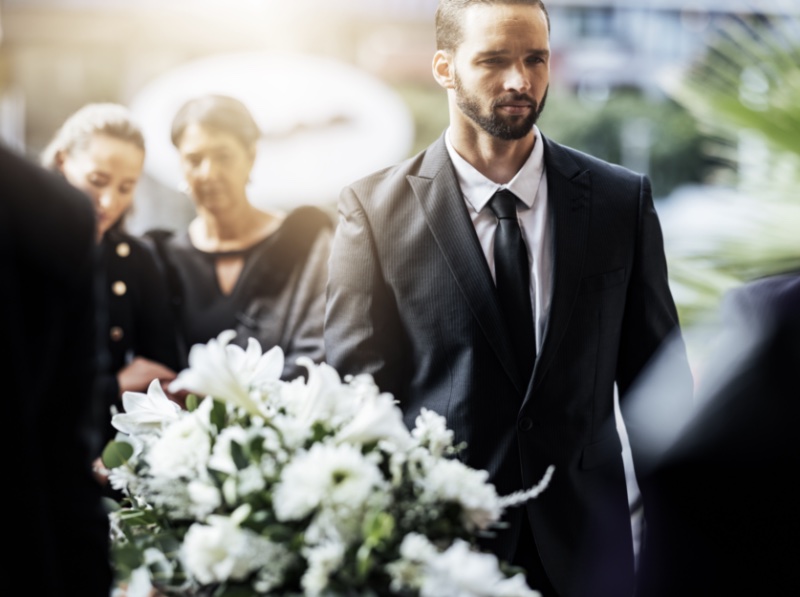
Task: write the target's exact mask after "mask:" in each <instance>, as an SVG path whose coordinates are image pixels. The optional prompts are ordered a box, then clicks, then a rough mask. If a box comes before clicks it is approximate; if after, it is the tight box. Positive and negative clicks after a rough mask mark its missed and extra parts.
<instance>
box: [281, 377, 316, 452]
mask: <svg viewBox="0 0 800 597" xmlns="http://www.w3.org/2000/svg"><path fill="white" fill-rule="evenodd" d="M292 383H294V382H292ZM272 424H273V425H275V427H276V428H277V429H278V431H280V433H281V438H282V440H283V445H284V446H285V447H286V449H287V450H291V451H294V450H298V449H300V448H301V447H302V446H303V445H305V443H306V441H307V440H308V439H309V438H310V437H311V433H312V429H311V425H309V424H308V423H306V422H305V421H301V420H300V419H297V418H295V417H294V416H289V415H275V417H274V418H273V419H272Z"/></svg>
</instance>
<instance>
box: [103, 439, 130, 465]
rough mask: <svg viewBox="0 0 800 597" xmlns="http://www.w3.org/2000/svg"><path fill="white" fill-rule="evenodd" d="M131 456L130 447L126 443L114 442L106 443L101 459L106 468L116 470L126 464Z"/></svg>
mask: <svg viewBox="0 0 800 597" xmlns="http://www.w3.org/2000/svg"><path fill="white" fill-rule="evenodd" d="M131 456H133V446H132V445H130V444H129V443H128V442H124V441H119V440H114V441H110V442H108V445H106V447H105V449H104V450H103V455H102V457H101V458H102V460H103V464H104V465H105V467H106V468H117V467H118V466H122V465H124V464H127V462H128V460H130V458H131Z"/></svg>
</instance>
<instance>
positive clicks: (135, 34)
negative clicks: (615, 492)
mask: <svg viewBox="0 0 800 597" xmlns="http://www.w3.org/2000/svg"><path fill="white" fill-rule="evenodd" d="M547 5H548V8H549V12H550V17H551V22H552V40H551V43H552V50H553V56H552V75H551V76H552V84H551V91H550V97H549V99H548V103H547V108H546V110H545V112H544V115H543V116H542V120H541V123H540V128H541V129H542V131H543V132H544V133H545V134H547V135H549V136H550V137H552V138H553V139H555V140H557V141H560V142H562V143H565V144H567V145H571V146H573V147H576V148H578V149H582V150H585V151H587V152H590V153H593V154H595V155H598V156H599V157H602V158H604V159H607V160H609V161H612V162H616V163H619V164H622V165H624V166H627V167H629V168H632V169H634V170H637V171H640V172H644V173H647V174H648V175H649V176H650V177H651V180H652V182H653V189H654V194H655V197H656V205H657V209H658V210H659V213H660V215H661V218H662V224H663V227H664V234H665V243H666V250H667V255H668V260H669V265H670V276H671V278H672V285H673V290H674V293H675V298H676V300H677V302H678V305H679V309H680V315H681V319H682V322H683V324H684V326H685V327H687V329H688V328H691V326H693V325H699V324H701V323H702V322H703V321H704V320H705V318H708V317H710V316H711V314H713V313H714V312H715V310H716V308H717V306H718V304H719V300H720V297H721V296H722V295H723V293H724V292H725V291H726V290H728V289H730V288H732V287H733V286H736V285H738V284H741V283H742V282H743V281H745V280H749V279H753V278H755V277H759V276H763V275H767V274H769V273H774V272H779V271H785V270H789V269H792V268H797V267H798V266H799V265H800V200H799V199H798V190H797V189H798V188H800V100H798V98H800V2H797V0H758V1H757V2H756V1H755V0H753V1H745V0H741V1H740V0H685V1H684V0H636V1H634V0H616V1H613V0H550V1H549V2H548V3H547ZM435 9H436V0H292V1H291V2H287V1H286V0H226V1H225V2H223V1H221V0H137V1H136V2H133V1H130V0H128V1H126V0H0V19H1V20H0V23H2V29H3V39H2V44H0V138H2V140H3V141H4V142H5V143H7V144H9V145H12V146H14V147H16V148H17V149H19V150H20V151H22V152H24V153H27V154H28V155H30V156H31V157H37V156H38V152H39V151H41V150H42V149H43V148H44V146H45V145H46V143H47V142H48V141H49V139H50V137H51V136H52V135H53V133H54V132H55V131H56V129H57V128H58V126H59V125H60V124H61V123H62V122H63V121H64V119H65V118H66V117H67V116H68V115H70V114H71V113H72V112H74V111H75V110H76V109H78V108H79V107H81V106H82V105H84V104H85V103H87V102H96V101H112V102H120V103H123V104H126V105H128V106H130V107H131V108H132V109H133V110H134V113H135V115H136V117H137V119H138V120H139V122H140V124H141V125H142V126H143V128H144V130H145V135H146V138H147V143H148V148H147V162H146V176H145V179H144V181H143V182H142V183H141V184H140V187H139V189H138V192H137V197H136V208H135V211H134V213H133V214H132V216H131V218H130V220H129V227H130V228H131V230H132V231H133V232H142V231H144V230H146V229H148V228H152V227H162V228H173V229H180V228H183V227H184V226H185V225H186V224H187V223H188V221H189V219H190V218H191V217H192V215H193V208H192V205H191V202H190V200H189V199H188V198H187V197H186V196H185V195H184V194H183V193H182V192H181V191H180V188H179V187H180V184H179V172H178V162H177V155H176V153H175V152H174V150H173V148H172V146H171V144H170V141H169V124H170V121H171V118H172V115H173V114H174V112H175V110H176V109H177V108H178V106H179V105H180V104H181V103H182V102H183V101H184V100H185V99H188V98H189V97H191V96H194V95H196V94H198V93H202V92H206V91H216V92H223V93H229V94H231V95H236V96H237V97H239V98H240V99H242V100H243V101H245V102H246V103H247V104H248V106H249V107H250V108H251V110H252V111H253V112H254V114H255V115H256V118H257V120H258V121H259V123H260V125H261V127H262V129H263V132H264V135H263V138H262V140H261V143H260V147H259V155H258V160H257V163H256V168H255V171H254V174H253V180H252V185H251V189H250V191H251V199H252V200H253V201H254V202H255V203H258V204H259V205H261V206H264V207H271V208H275V209H291V208H292V207H294V206H295V205H298V204H301V203H312V204H316V205H319V206H323V207H327V208H330V209H331V210H332V211H333V210H335V203H336V198H337V196H338V193H339V190H340V189H341V187H342V186H344V185H346V184H348V183H349V182H351V181H352V180H354V179H356V178H359V177H360V176H364V175H366V174H368V173H370V172H372V171H374V170H376V169H379V168H382V167H384V166H388V165H390V164H392V163H394V162H397V161H399V160H401V159H403V158H405V157H407V156H410V155H412V154H414V153H416V152H417V151H419V150H420V149H422V148H424V147H425V146H427V145H428V144H429V143H430V142H432V141H433V140H434V139H435V138H436V137H438V136H439V135H440V134H441V132H442V130H443V129H444V128H445V127H446V125H447V105H446V97H445V93H444V91H443V90H441V89H440V88H439V87H437V86H436V85H435V83H434V81H433V79H432V77H431V74H430V63H431V57H432V55H433V52H434V50H435V48H434V32H433V15H434V12H435ZM702 350H703V347H702V346H700V345H699V344H698V345H692V344H691V339H690V351H693V353H694V355H700V354H701V353H702ZM691 354H692V353H691V352H690V356H691Z"/></svg>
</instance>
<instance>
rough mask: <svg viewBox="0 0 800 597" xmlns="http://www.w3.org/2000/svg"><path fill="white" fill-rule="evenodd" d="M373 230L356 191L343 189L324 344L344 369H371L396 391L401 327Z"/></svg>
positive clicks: (330, 357)
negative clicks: (384, 274)
mask: <svg viewBox="0 0 800 597" xmlns="http://www.w3.org/2000/svg"><path fill="white" fill-rule="evenodd" d="M374 234H375V231H374V230H373V229H372V227H371V225H370V222H369V220H368V218H367V216H366V214H365V212H364V208H363V206H362V205H361V203H360V201H359V198H358V196H357V195H356V193H355V191H354V190H353V189H352V188H349V187H348V188H345V189H344V190H343V191H342V194H341V196H340V199H339V222H338V226H337V228H336V233H335V236H334V241H333V248H332V251H331V257H330V261H329V265H328V269H329V274H328V285H327V306H326V315H325V349H326V352H327V356H328V363H329V364H330V365H332V366H333V367H334V368H336V369H337V370H338V371H339V373H340V374H342V375H346V374H358V373H369V374H371V375H372V376H373V377H374V378H375V381H376V383H377V384H378V386H379V387H380V388H381V389H382V390H385V391H394V390H395V382H396V381H397V376H398V375H400V372H399V367H400V363H401V362H402V360H401V359H402V355H401V354H399V353H400V352H401V351H402V349H401V348H400V347H401V346H403V344H404V342H403V335H402V326H401V324H400V316H399V313H398V310H397V307H396V304H395V301H394V300H393V298H392V294H391V292H390V290H389V287H388V285H387V284H386V282H385V280H384V276H383V273H382V268H381V263H380V260H379V255H378V251H377V248H376V243H375V237H374ZM390 365H391V368H390Z"/></svg>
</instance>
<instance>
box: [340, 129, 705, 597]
mask: <svg viewBox="0 0 800 597" xmlns="http://www.w3.org/2000/svg"><path fill="white" fill-rule="evenodd" d="M542 142H543V143H544V151H545V169H546V175H547V177H548V178H547V182H548V195H549V197H548V201H549V202H550V217H551V221H550V225H551V226H552V232H553V239H554V240H553V243H554V245H553V255H554V280H553V296H552V304H551V312H550V317H549V320H548V322H547V326H546V331H545V337H544V342H543V345H542V349H541V351H540V354H539V355H538V358H537V361H536V364H535V367H534V371H533V374H532V376H531V377H530V378H523V377H522V376H521V375H520V373H519V371H518V368H517V366H516V365H515V361H514V356H513V350H512V347H511V344H510V341H509V339H508V338H507V336H506V334H505V333H504V320H503V314H502V312H501V310H500V306H499V301H498V298H497V295H496V291H495V287H494V282H493V281H492V276H491V273H490V271H489V268H488V266H487V264H486V260H485V257H484V255H483V253H482V250H481V247H480V244H479V242H478V239H477V237H476V234H475V230H474V227H473V225H472V222H471V221H470V218H469V215H468V213H467V210H466V207H465V205H464V201H463V199H462V197H461V194H460V189H459V187H458V183H457V180H456V177H455V173H454V171H453V167H452V164H451V163H450V159H449V157H448V155H447V151H446V148H445V144H444V140H443V138H440V139H439V140H437V141H436V142H435V143H434V144H433V145H431V146H430V147H429V148H428V149H427V150H425V151H423V152H422V153H420V154H419V155H417V156H415V157H413V158H411V159H409V160H407V161H405V162H403V163H401V164H399V165H397V166H394V167H391V168H387V169H385V170H382V171H380V172H377V173H375V174H373V175H371V176H369V177H367V178H365V179H362V180H360V181H357V182H355V183H353V184H352V185H349V186H348V187H346V188H345V189H343V191H342V194H341V197H340V201H339V222H338V227H337V231H336V235H335V240H334V243H333V249H332V253H331V258H330V262H329V272H330V273H329V280H328V288H327V312H326V322H325V344H326V347H325V348H326V353H327V355H328V362H329V363H330V364H332V365H333V366H334V367H336V368H337V369H338V370H339V371H340V372H341V373H342V374H347V373H360V372H368V373H371V374H373V375H374V376H375V379H376V382H377V383H378V385H379V386H380V387H381V389H382V390H384V391H388V392H391V393H392V394H394V396H395V397H396V399H397V400H398V401H399V402H400V405H401V406H402V408H403V410H404V414H405V419H406V423H407V424H408V425H413V424H414V420H415V418H416V416H417V414H418V413H419V411H420V409H421V408H422V407H426V408H429V409H432V410H435V411H436V412H439V413H441V414H442V415H444V416H446V417H447V421H448V425H449V426H450V428H452V429H453V430H454V432H455V435H456V441H457V442H460V441H464V442H466V443H467V448H466V450H465V451H464V453H463V454H462V458H463V459H464V460H465V462H467V463H468V464H469V465H470V466H473V467H475V468H478V469H485V470H487V471H489V474H490V477H491V479H492V481H493V482H494V483H495V485H496V487H497V489H498V491H499V493H501V494H507V493H510V492H512V491H515V490H518V489H521V488H526V487H530V486H532V485H533V484H535V483H536V482H537V481H538V480H539V479H540V478H541V476H542V474H543V473H544V471H545V469H546V468H547V466H548V465H550V464H553V465H555V469H556V470H555V475H554V477H553V480H552V483H551V485H550V487H548V489H547V491H545V492H544V493H543V494H542V495H541V496H540V497H538V498H537V499H536V500H533V501H532V502H530V503H529V504H528V505H527V506H526V509H527V515H528V518H529V520H530V524H531V529H532V533H533V536H534V539H535V542H536V547H537V550H538V552H539V554H540V557H541V560H542V562H543V564H544V567H545V569H546V570H547V574H548V577H549V578H550V580H551V582H552V584H553V586H554V587H555V588H556V589H557V591H558V593H559V595H565V596H566V595H570V596H573V595H574V596H577V595H599V594H609V595H618V596H622V595H628V594H630V591H631V590H632V587H633V543H632V538H631V527H630V516H629V512H628V502H627V490H626V487H625V474H624V469H623V462H622V457H621V443H620V439H619V437H618V435H617V433H616V429H615V426H614V414H613V396H614V385H615V383H616V384H617V385H618V386H619V388H620V390H621V392H622V394H623V399H624V394H625V391H626V390H627V388H628V387H629V386H630V385H631V384H632V383H633V381H634V379H635V378H636V376H637V375H638V373H639V372H640V371H641V370H642V369H643V368H644V367H645V365H646V363H647V361H648V360H649V358H650V357H651V355H653V353H654V352H655V351H656V350H657V348H658V346H659V345H660V343H661V342H662V340H663V339H664V338H665V337H666V336H667V335H668V334H670V333H671V332H672V331H673V330H674V329H675V328H676V327H677V323H678V320H677V314H676V311H675V307H674V304H673V300H672V296H671V294H670V290H669V287H668V285H667V275H666V273H667V272H666V262H665V258H664V251H663V241H662V236H661V231H660V226H659V224H658V219H657V217H656V214H655V210H654V208H653V204H652V198H651V194H650V186H649V182H648V180H647V179H646V178H645V177H643V176H641V175H638V174H635V173H633V172H630V171H628V170H625V169H623V168H620V167H618V166H613V165H611V164H607V163H605V162H602V161H600V160H597V159H595V158H592V157H590V156H587V155H585V154H582V153H580V152H577V151H575V150H572V149H568V148H565V147H563V146H561V145H559V144H557V143H554V142H552V141H550V140H548V139H547V138H545V137H542ZM686 374H687V382H688V383H690V376H689V373H688V365H687V368H686ZM676 383H677V381H676ZM645 499H646V497H645ZM521 514H522V512H521V510H519V509H516V510H512V511H511V512H509V513H508V522H509V528H508V530H505V531H502V532H500V533H498V534H497V537H496V538H495V539H494V540H491V541H488V542H487V545H488V546H489V547H490V548H492V549H493V550H495V552H496V553H497V554H498V555H499V556H500V557H503V558H505V559H510V556H511V555H512V554H513V553H514V549H515V546H516V543H517V537H518V533H519V528H520V526H519V525H520V524H521V523H520V521H521V520H522V516H521ZM608 529H610V530H611V532H607V531H608ZM598 530H600V531H601V532H595V531H598ZM587 546H590V547H591V548H592V549H597V550H598V552H599V553H602V556H603V557H602V558H600V559H601V560H602V564H603V567H604V570H606V571H607V570H612V571H613V574H611V575H610V576H613V577H614V578H613V581H612V580H609V581H608V582H609V584H613V585H614V586H613V587H612V586H609V589H608V591H606V592H604V593H598V592H595V591H596V590H597V589H598V586H597V585H595V586H594V587H593V589H592V590H588V591H586V592H584V590H585V589H586V587H584V586H582V584H581V583H580V582H576V581H577V580H578V579H579V578H580V577H581V575H582V572H581V571H587V570H588V566H589V565H590V564H591V563H592V562H593V561H595V559H596V558H592V559H591V560H585V559H584V555H585V553H586V548H587ZM609 566H610V568H608V567H609ZM606 576H609V575H608V574H606ZM586 577H587V578H589V577H592V578H593V575H591V571H589V572H588V575H587V576H586Z"/></svg>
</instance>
